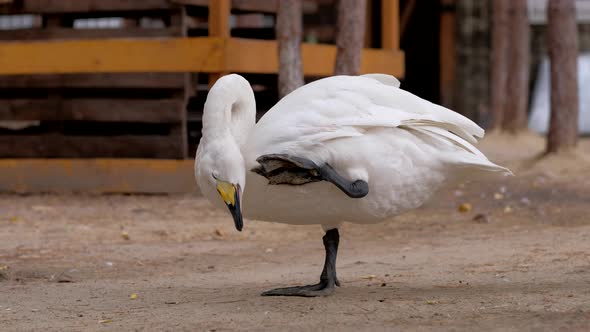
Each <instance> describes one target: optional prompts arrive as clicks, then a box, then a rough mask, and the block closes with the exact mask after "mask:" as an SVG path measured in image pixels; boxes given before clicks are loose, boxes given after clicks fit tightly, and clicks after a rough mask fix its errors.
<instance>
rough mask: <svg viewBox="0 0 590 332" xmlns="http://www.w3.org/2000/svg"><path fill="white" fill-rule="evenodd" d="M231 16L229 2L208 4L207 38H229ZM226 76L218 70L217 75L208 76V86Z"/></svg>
mask: <svg viewBox="0 0 590 332" xmlns="http://www.w3.org/2000/svg"><path fill="white" fill-rule="evenodd" d="M230 16H231V2H230V0H216V1H213V2H211V3H210V4H209V36H210V37H217V38H224V39H226V38H229V37H230V26H229V18H230ZM225 74H227V72H226V71H224V70H220V71H219V72H217V73H213V74H211V75H209V86H213V84H215V82H216V81H217V80H218V79H219V77H221V76H223V75H225Z"/></svg>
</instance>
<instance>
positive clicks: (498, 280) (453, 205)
mask: <svg viewBox="0 0 590 332" xmlns="http://www.w3.org/2000/svg"><path fill="white" fill-rule="evenodd" d="M491 136H492V137H491V138H490V139H488V140H486V141H484V142H483V144H482V148H483V150H484V151H486V152H487V153H489V155H490V157H491V158H492V159H494V160H495V161H500V162H503V163H504V164H507V165H508V166H510V167H512V168H513V169H514V170H515V173H516V175H517V176H516V177H511V178H500V179H498V178H493V179H492V178H489V179H480V180H478V181H475V182H469V183H460V184H457V185H456V186H453V187H452V188H449V189H447V190H445V191H443V192H441V193H440V194H438V195H437V196H436V197H435V198H434V199H433V201H432V202H431V203H429V204H428V205H426V206H424V207H423V208H420V209H418V210H416V211H413V212H411V213H408V214H406V215H403V216H400V217H398V218H396V219H394V220H392V221H391V222H386V223H382V224H378V225H371V226H362V225H352V224H345V225H344V226H343V228H342V229H341V240H340V251H339V257H338V273H339V278H340V281H341V282H342V287H340V288H339V289H337V290H336V293H335V294H334V295H333V296H330V297H324V298H284V297H282V298H281V297H261V296H259V294H260V292H262V291H263V290H266V289H269V288H273V287H278V286H287V285H296V284H302V283H311V282H315V281H316V280H317V278H318V277H319V273H320V270H321V268H322V263H323V247H322V242H321V236H322V231H321V229H320V227H319V226H288V225H280V224H272V223H262V222H254V221H247V222H246V223H245V228H244V232H242V233H238V232H237V231H235V230H234V228H233V223H232V221H231V219H230V217H229V216H228V214H226V213H225V212H217V211H214V210H212V209H211V208H210V205H209V204H208V203H207V202H206V201H205V200H204V199H203V198H201V197H199V196H197V195H185V196H141V195H129V196H121V195H103V196H86V195H59V196H58V195H29V196H13V195H0V330H1V331H29V330H43V331H82V330H84V331H95V330H96V331H206V330H210V331H228V330H257V331H258V330H329V331H330V330H332V331H342V330H351V331H354V330H371V331H373V330H394V331H395V330H399V331H409V330H411V331H427V330H437V331H439V330H453V331H473V330H476V329H477V330H501V331H543V330H550V331H555V330H563V331H583V330H586V331H587V330H589V329H590V216H589V214H590V159H589V158H590V141H589V140H585V141H584V142H583V144H582V146H581V147H580V149H579V151H577V152H576V153H570V154H567V155H565V156H559V157H549V158H538V157H537V154H538V152H539V151H541V150H542V145H543V142H542V140H540V139H539V138H538V137H535V136H532V135H525V136H523V137H520V138H519V139H518V140H515V139H514V138H509V137H508V138H507V137H503V136H496V135H493V134H492V135H491ZM464 203H469V204H470V205H471V208H472V209H471V210H470V211H467V212H459V209H458V206H459V205H461V204H464Z"/></svg>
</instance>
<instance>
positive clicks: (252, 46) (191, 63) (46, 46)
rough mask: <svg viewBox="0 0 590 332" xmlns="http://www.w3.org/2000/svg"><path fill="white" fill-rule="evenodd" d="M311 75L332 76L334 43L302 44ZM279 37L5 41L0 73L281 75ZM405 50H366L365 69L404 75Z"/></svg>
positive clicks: (306, 68) (0, 48)
mask: <svg viewBox="0 0 590 332" xmlns="http://www.w3.org/2000/svg"><path fill="white" fill-rule="evenodd" d="M301 51H302V56H303V70H304V74H305V75H309V76H329V75H332V74H333V68H334V59H335V57H336V48H335V47H334V46H333V45H321V44H305V43H304V44H303V45H302V46H301ZM277 52H278V51H277V43H276V41H270V40H248V39H239V38H230V39H228V40H225V41H224V40H223V39H222V38H215V37H195V38H169V39H163V40H149V39H143V40H131V39H107V40H83V41H82V40H80V41H42V42H41V41H39V42H10V43H1V44H0V54H2V56H1V57H0V75H7V74H8V75H13V74H55V73H59V74H61V73H114V72H120V73H134V72H135V73H137V72H206V73H220V72H241V73H260V74H266V73H269V74H271V73H277V71H278V59H277V57H276V56H265V55H273V54H277ZM403 70H404V54H403V52H402V51H399V50H398V51H395V50H379V49H365V50H363V55H362V58H361V72H362V73H371V72H372V73H374V72H382V73H386V74H391V75H398V76H400V75H403Z"/></svg>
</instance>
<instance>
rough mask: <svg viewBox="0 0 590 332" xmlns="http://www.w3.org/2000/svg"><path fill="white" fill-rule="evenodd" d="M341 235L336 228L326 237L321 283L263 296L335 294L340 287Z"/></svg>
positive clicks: (267, 293) (275, 291) (272, 290)
mask: <svg viewBox="0 0 590 332" xmlns="http://www.w3.org/2000/svg"><path fill="white" fill-rule="evenodd" d="M339 239H340V235H339V234H338V229H337V228H334V229H331V230H329V231H327V232H326V235H324V237H323V240H324V248H325V249H326V261H325V262H324V269H323V270H322V275H321V276H320V282H319V283H317V284H314V285H307V286H295V287H285V288H275V289H271V290H269V291H266V292H264V293H262V296H305V297H313V296H326V295H330V294H332V293H334V288H335V286H340V282H339V281H338V278H337V277H336V256H337V255H338V242H339Z"/></svg>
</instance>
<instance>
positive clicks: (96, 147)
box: [0, 135, 185, 159]
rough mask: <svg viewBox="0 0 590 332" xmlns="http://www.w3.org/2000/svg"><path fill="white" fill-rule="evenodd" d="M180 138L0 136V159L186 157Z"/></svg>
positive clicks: (145, 136) (146, 136) (154, 136)
mask: <svg viewBox="0 0 590 332" xmlns="http://www.w3.org/2000/svg"><path fill="white" fill-rule="evenodd" d="M180 143H181V142H179V141H178V137H174V136H159V135H138V136H63V135H41V136H29V135H0V158H39V157H48V158H52V157H53V158H102V157H126V158H172V159H174V158H183V157H184V154H185V152H184V151H182V147H181V144H180Z"/></svg>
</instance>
